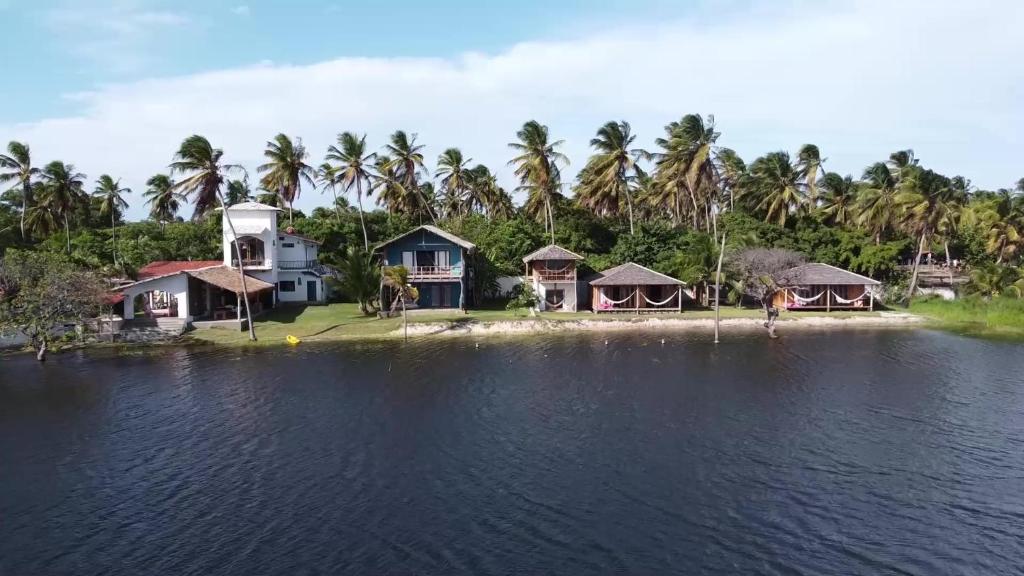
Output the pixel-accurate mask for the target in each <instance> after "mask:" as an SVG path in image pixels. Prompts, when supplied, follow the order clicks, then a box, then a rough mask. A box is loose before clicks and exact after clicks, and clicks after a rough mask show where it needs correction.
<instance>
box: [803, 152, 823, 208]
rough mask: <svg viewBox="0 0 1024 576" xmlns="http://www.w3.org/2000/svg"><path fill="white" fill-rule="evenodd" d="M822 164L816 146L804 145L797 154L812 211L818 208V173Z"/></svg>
mask: <svg viewBox="0 0 1024 576" xmlns="http://www.w3.org/2000/svg"><path fill="white" fill-rule="evenodd" d="M822 162H824V160H823V159H822V157H821V151H820V150H818V147H817V146H815V145H814V144H804V145H803V147H801V148H800V151H799V152H797V168H798V169H799V170H800V177H801V178H802V179H803V182H804V188H805V189H806V190H807V201H808V202H809V203H810V208H811V210H814V209H816V208H817V207H818V171H819V170H821V164H822Z"/></svg>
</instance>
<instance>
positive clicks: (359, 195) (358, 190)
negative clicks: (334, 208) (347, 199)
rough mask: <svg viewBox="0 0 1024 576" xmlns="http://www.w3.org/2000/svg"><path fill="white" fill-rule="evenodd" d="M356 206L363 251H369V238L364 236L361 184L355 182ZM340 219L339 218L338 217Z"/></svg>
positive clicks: (364, 222) (359, 181) (357, 181)
mask: <svg viewBox="0 0 1024 576" xmlns="http://www.w3.org/2000/svg"><path fill="white" fill-rule="evenodd" d="M356 204H358V205H359V225H360V226H362V227H363V250H365V251H367V252H369V251H370V237H369V236H368V235H367V234H366V220H364V219H363V182H362V180H356ZM339 219H340V217H339Z"/></svg>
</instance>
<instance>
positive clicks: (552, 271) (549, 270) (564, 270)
mask: <svg viewBox="0 0 1024 576" xmlns="http://www.w3.org/2000/svg"><path fill="white" fill-rule="evenodd" d="M569 268H572V264H566V265H565V268H561V269H559V270H552V269H550V268H537V272H540V273H541V274H564V273H566V272H568V271H569Z"/></svg>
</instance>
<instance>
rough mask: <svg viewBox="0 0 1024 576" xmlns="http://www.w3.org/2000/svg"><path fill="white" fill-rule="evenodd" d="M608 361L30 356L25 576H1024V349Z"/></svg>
mask: <svg viewBox="0 0 1024 576" xmlns="http://www.w3.org/2000/svg"><path fill="white" fill-rule="evenodd" d="M663 337H664V338H665V339H666V342H665V344H661V339H662V338H663ZM605 339H606V337H605V336H604V335H580V334H573V335H565V336H543V337H541V336H531V337H528V338H525V337H519V338H509V339H502V338H489V339H485V340H479V341H474V340H470V339H452V340H443V339H438V340H428V341H423V342H414V343H412V344H410V345H409V346H403V345H401V344H400V343H373V344H346V345H336V346H307V345H303V346H300V347H297V348H281V349H275V350H259V351H254V352H245V351H239V350H223V349H215V348H197V349H161V350H159V351H157V352H155V353H152V354H133V355H128V356H116V355H112V354H110V353H105V352H99V353H77V354H68V355H62V356H57V357H54V358H53V359H52V361H50V362H47V363H46V364H45V365H39V364H37V363H35V362H34V361H33V360H32V359H31V358H29V357H8V358H4V359H2V360H0V456H2V467H0V573H2V574H105V573H145V574H211V573H217V574H239V575H254V574H304V573H344V574H382V573H397V574H509V573H524V574H545V573H566V574H609V573H630V574H666V573H701V572H706V573H725V572H729V573H736V572H744V573H751V572H760V573H809V574H819V573H889V572H893V573H914V574H937V573H1007V572H1012V571H1013V570H1019V569H1020V566H1022V565H1024V539H1022V538H1021V526H1022V525H1024V386H1022V384H1024V382H1022V377H1021V374H1022V373H1024V355H1022V354H1021V351H1022V348H1021V347H1020V346H1019V345H1014V344H1005V343H993V342H983V341H976V340H967V339H963V338H958V337H955V336H951V335H946V334H939V333H931V332H925V331H916V332H905V331H864V332H843V333H827V332H820V333H807V334H792V335H787V336H786V337H785V338H782V339H780V340H777V341H769V340H767V339H763V338H762V337H760V335H745V336H742V337H738V338H734V339H732V340H729V341H726V342H725V343H724V344H722V345H720V346H718V347H715V346H713V345H712V344H711V343H710V342H709V341H708V340H707V338H705V337H696V336H687V335H682V334H653V333H652V334H613V335H610V336H607V339H608V343H607V344H606V343H605ZM477 344H479V348H477V347H476V345H477Z"/></svg>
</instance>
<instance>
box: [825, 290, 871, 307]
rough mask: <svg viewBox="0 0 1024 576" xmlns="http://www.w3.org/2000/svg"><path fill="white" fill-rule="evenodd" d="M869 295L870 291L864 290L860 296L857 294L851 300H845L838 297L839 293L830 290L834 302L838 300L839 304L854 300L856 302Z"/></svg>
mask: <svg viewBox="0 0 1024 576" xmlns="http://www.w3.org/2000/svg"><path fill="white" fill-rule="evenodd" d="M870 295H871V291H870V290H865V291H864V293H863V294H861V295H860V296H857V297H856V298H854V299H852V300H847V299H846V298H840V297H839V294H836V293H835V292H832V297H833V298H835V299H836V302H838V303H840V304H853V303H854V302H858V301H860V300H863V299H865V298H867V297H868V296H870Z"/></svg>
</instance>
